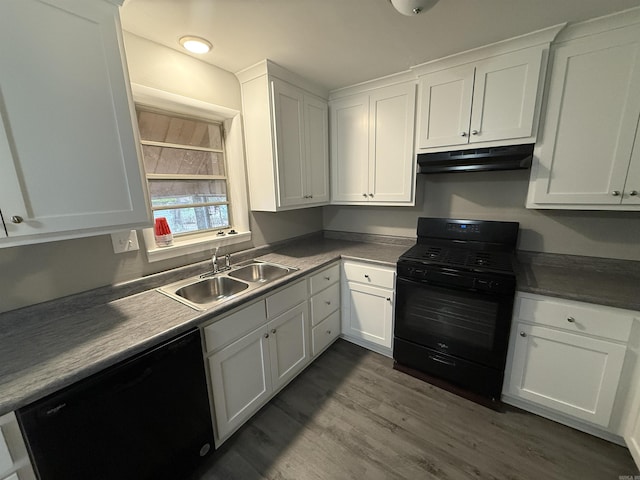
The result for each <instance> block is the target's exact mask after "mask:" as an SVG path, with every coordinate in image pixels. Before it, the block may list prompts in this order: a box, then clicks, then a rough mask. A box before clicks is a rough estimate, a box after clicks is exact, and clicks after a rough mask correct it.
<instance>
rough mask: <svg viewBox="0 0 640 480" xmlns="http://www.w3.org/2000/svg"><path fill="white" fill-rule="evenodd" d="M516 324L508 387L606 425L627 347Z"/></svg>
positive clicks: (597, 423) (576, 415) (535, 399)
mask: <svg viewBox="0 0 640 480" xmlns="http://www.w3.org/2000/svg"><path fill="white" fill-rule="evenodd" d="M516 330H517V338H516V342H515V350H514V357H513V366H512V369H513V370H512V372H511V379H510V385H511V388H510V390H509V392H510V393H512V394H513V395H516V396H518V397H520V398H523V399H526V400H529V401H532V402H535V403H537V404H539V405H543V406H545V407H548V408H552V409H554V410H557V411H558V412H561V413H564V414H566V415H570V416H572V417H575V418H579V419H581V420H586V421H588V422H591V423H594V424H596V425H600V426H602V427H607V426H608V425H609V419H610V418H611V413H612V411H613V402H614V400H615V397H616V392H617V390H618V381H619V379H620V373H621V372H622V364H623V362H624V355H625V351H626V347H625V346H624V345H620V344H618V343H614V342H610V341H606V340H600V339H596V338H589V337H586V336H583V335H576V334H572V333H567V332H563V331H557V330H553V329H550V328H545V327H539V326H534V325H528V324H526V323H518V324H517V328H516Z"/></svg>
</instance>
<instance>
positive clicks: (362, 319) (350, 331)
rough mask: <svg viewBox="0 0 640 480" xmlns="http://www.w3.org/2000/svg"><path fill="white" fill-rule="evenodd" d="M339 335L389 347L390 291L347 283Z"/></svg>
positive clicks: (391, 314)
mask: <svg viewBox="0 0 640 480" xmlns="http://www.w3.org/2000/svg"><path fill="white" fill-rule="evenodd" d="M347 297H348V298H347V299H346V305H345V308H344V314H343V318H342V333H343V334H345V335H348V336H351V337H355V338H361V339H363V340H367V341H369V342H373V343H376V344H378V345H382V346H383V347H387V348H391V343H392V335H393V326H392V323H393V291H392V290H387V289H385V288H378V287H371V286H369V285H362V284H360V283H354V282H347Z"/></svg>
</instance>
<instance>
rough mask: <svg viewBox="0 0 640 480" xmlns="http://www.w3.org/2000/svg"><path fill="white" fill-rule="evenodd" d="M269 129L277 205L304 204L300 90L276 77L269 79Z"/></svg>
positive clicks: (302, 128) (301, 101) (302, 123)
mask: <svg viewBox="0 0 640 480" xmlns="http://www.w3.org/2000/svg"><path fill="white" fill-rule="evenodd" d="M271 88H272V94H273V128H274V130H275V131H274V136H275V138H276V142H275V143H276V163H277V165H278V168H277V172H278V181H277V185H278V205H279V206H280V207H289V206H294V205H301V204H304V203H306V198H305V195H306V193H305V188H306V171H305V165H304V154H305V152H304V122H303V115H304V113H303V101H304V93H303V92H302V90H300V89H299V88H296V87H294V86H292V85H290V84H288V83H286V82H282V81H280V80H278V79H277V78H273V79H272V80H271Z"/></svg>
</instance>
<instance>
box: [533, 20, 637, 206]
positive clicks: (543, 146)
mask: <svg viewBox="0 0 640 480" xmlns="http://www.w3.org/2000/svg"><path fill="white" fill-rule="evenodd" d="M563 33H564V34H563V35H562V39H561V41H559V42H558V44H557V45H555V46H554V47H553V49H552V52H551V73H550V77H549V80H548V82H549V85H548V96H547V102H546V110H545V114H544V117H543V120H542V122H543V123H542V125H541V135H540V141H539V142H538V144H537V145H536V150H535V157H534V158H535V160H534V165H533V169H532V175H531V183H530V189H529V197H528V202H527V207H529V208H563V209H572V208H573V209H599V210H639V209H640V140H638V138H637V129H638V119H639V118H640V11H639V10H637V9H636V10H634V11H631V12H626V13H624V14H618V15H615V16H610V17H603V18H602V19H599V20H596V21H592V22H589V23H588V24H585V25H580V24H578V25H576V26H574V27H572V28H570V29H568V30H567V32H563Z"/></svg>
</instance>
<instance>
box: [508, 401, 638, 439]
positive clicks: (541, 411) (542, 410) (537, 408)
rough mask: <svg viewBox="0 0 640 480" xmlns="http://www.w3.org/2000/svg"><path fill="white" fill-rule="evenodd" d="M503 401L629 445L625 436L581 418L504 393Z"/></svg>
mask: <svg viewBox="0 0 640 480" xmlns="http://www.w3.org/2000/svg"><path fill="white" fill-rule="evenodd" d="M502 402H503V403H506V404H508V405H512V406H514V407H518V408H521V409H522V410H526V411H527V412H531V413H534V414H536V415H539V416H541V417H544V418H548V419H549V420H553V421H554V422H558V423H561V424H563V425H566V426H567V427H571V428H575V429H576V430H580V431H581V432H584V433H588V434H589V435H593V436H594V437H598V438H602V439H603V440H607V441H609V442H611V443H615V444H617V445H622V446H623V447H626V446H627V444H626V442H625V441H624V438H622V437H621V436H619V435H616V434H614V433H611V432H607V431H606V430H602V429H600V428H598V427H595V426H593V425H589V424H586V423H583V422H581V421H579V420H575V419H573V418H570V417H567V416H565V415H562V414H559V413H556V412H554V411H551V410H548V409H546V408H544V407H541V406H539V405H535V404H533V403H530V402H527V401H525V400H521V399H519V398H516V397H511V396H509V395H505V394H502Z"/></svg>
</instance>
